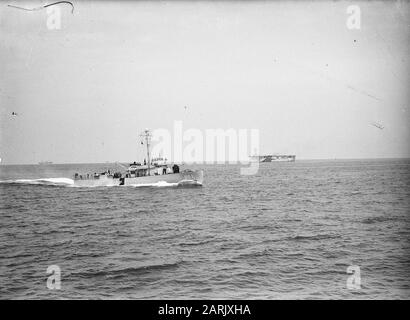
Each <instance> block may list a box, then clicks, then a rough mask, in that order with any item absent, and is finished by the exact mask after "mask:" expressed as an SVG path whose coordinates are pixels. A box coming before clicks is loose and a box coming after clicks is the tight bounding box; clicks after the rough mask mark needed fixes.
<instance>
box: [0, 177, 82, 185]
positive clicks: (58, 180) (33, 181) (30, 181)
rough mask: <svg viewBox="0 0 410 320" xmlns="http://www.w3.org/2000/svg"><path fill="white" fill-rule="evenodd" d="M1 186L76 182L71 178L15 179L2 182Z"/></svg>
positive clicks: (69, 183) (0, 182) (70, 183)
mask: <svg viewBox="0 0 410 320" xmlns="http://www.w3.org/2000/svg"><path fill="white" fill-rule="evenodd" d="M0 184H35V185H58V186H65V185H73V184H74V180H73V179H70V178H40V179H15V180H0Z"/></svg>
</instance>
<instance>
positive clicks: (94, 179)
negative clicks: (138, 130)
mask: <svg viewBox="0 0 410 320" xmlns="http://www.w3.org/2000/svg"><path fill="white" fill-rule="evenodd" d="M141 136H142V137H143V138H144V139H145V144H146V146H147V159H148V161H145V160H144V164H141V163H139V162H134V163H131V164H130V165H129V167H128V168H126V170H125V172H124V170H123V172H121V171H116V172H111V170H106V171H105V172H102V173H93V174H84V175H80V174H78V173H76V174H75V175H74V185H76V186H91V187H98V186H130V185H132V186H144V185H147V186H149V185H153V184H159V183H165V184H172V185H178V186H187V185H192V186H202V182H203V178H204V173H203V170H183V171H181V172H180V169H179V166H178V165H177V164H174V165H173V166H172V167H171V165H169V164H168V163H167V159H166V158H164V157H161V156H160V157H156V158H153V159H151V157H150V140H151V133H150V131H149V130H148V129H147V130H145V131H144V133H143V134H142V135H141ZM121 167H123V166H122V165H121ZM123 168H125V167H123Z"/></svg>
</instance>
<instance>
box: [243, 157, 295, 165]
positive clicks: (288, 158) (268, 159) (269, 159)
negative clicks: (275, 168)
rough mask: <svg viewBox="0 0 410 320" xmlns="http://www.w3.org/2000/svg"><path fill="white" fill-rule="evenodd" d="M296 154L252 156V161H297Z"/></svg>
mask: <svg viewBox="0 0 410 320" xmlns="http://www.w3.org/2000/svg"><path fill="white" fill-rule="evenodd" d="M295 160H296V156H294V155H266V156H252V157H251V161H256V162H261V163H263V162H295Z"/></svg>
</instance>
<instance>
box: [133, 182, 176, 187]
mask: <svg viewBox="0 0 410 320" xmlns="http://www.w3.org/2000/svg"><path fill="white" fill-rule="evenodd" d="M127 186H130V187H176V186H178V183H169V182H166V181H158V182H155V183H138V184H129V185H127Z"/></svg>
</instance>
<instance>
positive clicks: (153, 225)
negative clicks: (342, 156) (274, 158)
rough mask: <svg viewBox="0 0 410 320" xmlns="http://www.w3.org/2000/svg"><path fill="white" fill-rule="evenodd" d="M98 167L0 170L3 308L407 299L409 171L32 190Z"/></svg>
mask: <svg viewBox="0 0 410 320" xmlns="http://www.w3.org/2000/svg"><path fill="white" fill-rule="evenodd" d="M105 166H106V165H97V164H96V165H90V164H87V165H72V164H70V165H47V166H4V165H3V166H0V180H1V181H2V182H1V183H0V217H1V218H0V225H1V236H0V297H1V298H3V299H4V298H7V299H19V298H30V299H40V298H47V299H53V298H57V299H59V298H79V299H88V298H97V299H108V298H114V299H122V298H125V299H129V298H132V299H141V298H155V299H161V298H165V299H187V298H198V299H201V298H211V299H216V298H226V299H230V298H239V299H242V298H244V299H245V298H247V299H256V298H258V299H259V298H261V299H282V298H313V299H323V298H347V299H358V298H360V299H373V298H388V299H391V298H402V299H403V298H407V299H409V298H410V278H409V275H410V255H409V253H410V249H409V248H410V223H409V222H410V216H409V214H410V197H409V195H410V194H409V193H410V160H350V161H342V160H340V161H337V160H335V161H297V162H295V163H268V164H263V165H261V168H260V170H259V173H258V174H257V175H255V176H241V175H240V174H239V168H240V166H229V165H227V166H222V165H214V166H210V165H208V166H202V168H203V169H204V170H205V181H204V186H203V187H196V188H178V187H164V188H161V187H148V188H147V187H145V188H135V187H102V188H75V187H69V186H61V185H60V186H59V185H55V184H54V183H53V182H58V181H64V180H61V179H60V180H58V179H57V180H45V181H38V180H36V181H33V180H32V179H39V178H62V177H66V178H70V176H71V175H72V174H73V173H74V172H76V171H82V172H84V171H87V170H88V171H99V170H102V169H104V168H105ZM19 179H26V180H23V181H21V180H19ZM16 180H17V181H16ZM50 265H58V266H59V267H60V268H61V281H62V283H61V290H49V289H47V287H46V280H47V277H48V276H49V275H48V274H47V273H46V270H47V267H48V266H50ZM349 265H357V266H359V267H360V270H361V289H360V290H349V289H347V288H346V280H347V278H348V274H347V273H346V268H347V267H348V266H349Z"/></svg>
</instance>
